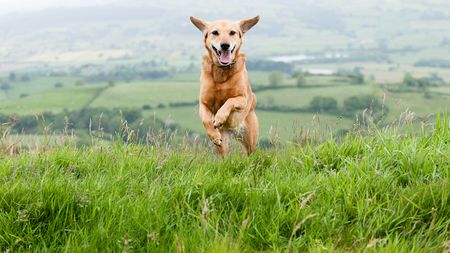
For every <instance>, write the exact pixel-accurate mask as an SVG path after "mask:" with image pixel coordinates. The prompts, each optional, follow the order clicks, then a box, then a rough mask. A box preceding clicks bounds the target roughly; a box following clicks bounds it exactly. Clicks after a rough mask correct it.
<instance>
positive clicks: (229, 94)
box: [211, 84, 239, 111]
mask: <svg viewBox="0 0 450 253" xmlns="http://www.w3.org/2000/svg"><path fill="white" fill-rule="evenodd" d="M211 93H212V94H214V103H213V108H212V109H213V111H217V110H219V109H220V107H222V106H223V104H225V102H226V101H227V100H228V99H230V98H233V97H236V96H238V95H239V94H238V92H237V91H236V89H235V88H234V87H230V86H229V85H226V84H219V85H215V87H214V88H213V89H212V90H211Z"/></svg>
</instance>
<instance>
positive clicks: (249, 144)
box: [238, 110, 259, 155]
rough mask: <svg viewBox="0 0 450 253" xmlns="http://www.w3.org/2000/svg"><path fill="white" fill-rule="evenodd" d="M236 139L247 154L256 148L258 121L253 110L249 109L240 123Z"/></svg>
mask: <svg viewBox="0 0 450 253" xmlns="http://www.w3.org/2000/svg"><path fill="white" fill-rule="evenodd" d="M240 131H241V132H240V133H239V136H238V139H239V141H240V142H241V143H242V145H243V146H244V148H245V150H246V151H247V154H248V155H250V154H252V153H253V152H255V150H256V145H257V144H258V137H259V122H258V118H257V117H256V113H255V111H253V110H252V111H250V112H249V114H248V115H247V117H246V118H245V119H244V122H243V123H242V129H241V130H240Z"/></svg>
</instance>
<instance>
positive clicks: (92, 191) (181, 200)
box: [0, 118, 450, 252]
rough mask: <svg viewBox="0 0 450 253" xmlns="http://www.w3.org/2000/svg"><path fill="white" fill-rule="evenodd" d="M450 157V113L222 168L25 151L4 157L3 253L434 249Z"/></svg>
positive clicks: (213, 161)
mask: <svg viewBox="0 0 450 253" xmlns="http://www.w3.org/2000/svg"><path fill="white" fill-rule="evenodd" d="M449 154H450V128H449V121H448V118H445V119H438V123H437V126H436V128H435V130H433V131H431V132H429V133H421V134H418V135H412V134H406V135H399V134H396V133H395V132H391V133H385V132H377V131H375V132H374V134H372V135H368V136H362V135H357V134H354V135H349V136H347V137H346V138H345V139H343V140H342V141H340V142H336V141H334V140H331V139H330V140H328V141H327V142H325V143H323V144H316V145H307V146H303V147H295V146H287V147H284V148H281V149H276V150H259V151H258V152H257V153H256V154H254V155H253V156H251V157H244V156H241V155H232V156H231V157H229V158H227V159H225V160H221V159H219V158H218V157H217V156H215V155H213V154H211V152H210V151H207V149H206V150H205V149H203V148H200V147H197V148H187V149H185V148H176V147H172V148H161V147H158V146H147V145H137V144H120V143H117V144H110V145H103V146H93V147H86V148H83V149H76V148H73V147H71V146H62V147H59V148H54V149H50V150H47V151H41V152H38V153H29V152H26V151H24V152H22V153H20V154H19V155H15V156H8V157H5V156H3V159H1V160H0V182H1V183H0V196H1V198H0V227H1V230H0V249H1V250H2V251H6V252H20V251H66V252H95V251H101V252H118V251H127V252H130V251H136V252H145V251H146V252H255V251H266V252H270V251H275V252H286V251H289V252H307V251H312V252H335V251H337V252H348V251H351V252H443V251H445V250H448V244H449V242H448V240H449V238H450V220H449V218H448V217H450V205H449V201H450V183H449V181H448V178H449V176H450V162H449V161H450V157H449ZM446 245H447V246H446Z"/></svg>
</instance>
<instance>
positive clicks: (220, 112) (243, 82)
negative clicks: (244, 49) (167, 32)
mask: <svg viewBox="0 0 450 253" xmlns="http://www.w3.org/2000/svg"><path fill="white" fill-rule="evenodd" d="M190 19H191V22H192V23H193V24H194V25H195V26H196V27H197V28H198V29H199V30H200V31H201V32H202V33H203V38H204V40H203V42H204V46H205V48H206V52H205V55H204V56H203V63H202V71H201V76H200V97H199V111H200V118H201V120H202V122H203V125H204V127H205V130H206V134H207V135H208V137H209V138H210V139H211V141H212V142H213V143H214V144H215V145H216V150H217V152H218V153H219V154H220V155H222V157H224V156H226V154H227V153H228V144H229V137H230V135H232V134H235V135H237V136H238V139H239V141H240V142H241V143H242V144H243V146H244V147H245V149H246V151H247V154H251V153H253V152H254V151H255V150H256V145H257V143H258V134H259V123H258V118H257V117H256V114H255V106H256V96H255V94H254V93H253V91H252V88H251V86H250V83H249V81H248V74H247V69H246V68H245V55H244V54H243V53H241V52H240V48H241V46H242V36H243V35H244V34H245V33H246V32H247V31H248V30H250V28H252V27H253V26H254V25H256V23H258V21H259V16H256V17H254V18H251V19H245V20H241V21H239V22H233V21H227V20H218V21H214V22H211V23H208V22H205V21H202V20H200V19H197V18H194V17H190Z"/></svg>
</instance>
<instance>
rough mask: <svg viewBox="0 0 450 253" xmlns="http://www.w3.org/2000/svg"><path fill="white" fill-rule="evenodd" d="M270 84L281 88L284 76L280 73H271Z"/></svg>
mask: <svg viewBox="0 0 450 253" xmlns="http://www.w3.org/2000/svg"><path fill="white" fill-rule="evenodd" d="M269 84H270V85H271V86H279V85H281V84H283V74H282V73H281V72H280V71H273V72H272V73H270V75H269Z"/></svg>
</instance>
